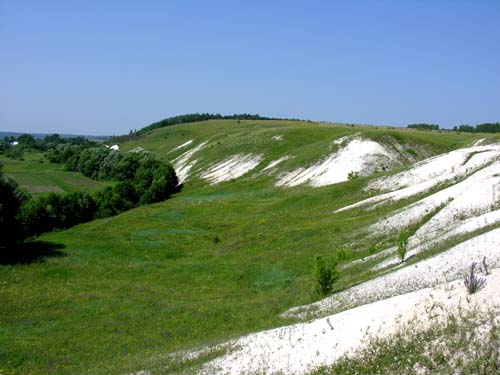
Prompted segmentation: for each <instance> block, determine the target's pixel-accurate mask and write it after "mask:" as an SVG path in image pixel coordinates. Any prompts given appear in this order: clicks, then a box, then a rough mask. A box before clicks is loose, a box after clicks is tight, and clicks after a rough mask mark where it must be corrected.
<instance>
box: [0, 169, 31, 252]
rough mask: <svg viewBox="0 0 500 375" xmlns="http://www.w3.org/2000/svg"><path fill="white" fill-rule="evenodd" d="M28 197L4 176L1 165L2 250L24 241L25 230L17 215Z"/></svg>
mask: <svg viewBox="0 0 500 375" xmlns="http://www.w3.org/2000/svg"><path fill="white" fill-rule="evenodd" d="M27 199H28V195H27V194H26V193H24V192H23V191H22V190H20V189H19V187H18V185H17V183H16V182H15V181H14V180H11V179H9V178H4V177H3V175H2V164H0V233H1V234H0V248H3V247H9V246H11V245H14V244H16V243H17V242H20V241H22V240H23V239H24V233H23V228H22V226H21V223H20V222H19V220H18V217H17V214H18V210H19V208H20V207H21V205H22V204H23V203H24V202H25V201H26V200H27Z"/></svg>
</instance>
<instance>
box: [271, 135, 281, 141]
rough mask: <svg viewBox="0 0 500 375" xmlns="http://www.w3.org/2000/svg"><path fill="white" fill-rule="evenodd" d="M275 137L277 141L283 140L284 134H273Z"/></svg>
mask: <svg viewBox="0 0 500 375" xmlns="http://www.w3.org/2000/svg"><path fill="white" fill-rule="evenodd" d="M273 139H274V140H276V141H282V140H283V134H278V135H273Z"/></svg>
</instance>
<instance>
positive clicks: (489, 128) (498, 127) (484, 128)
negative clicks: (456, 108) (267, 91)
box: [453, 122, 500, 133]
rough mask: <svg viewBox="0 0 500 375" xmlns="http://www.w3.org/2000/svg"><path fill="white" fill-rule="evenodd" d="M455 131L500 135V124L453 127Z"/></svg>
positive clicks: (489, 123) (487, 123)
mask: <svg viewBox="0 0 500 375" xmlns="http://www.w3.org/2000/svg"><path fill="white" fill-rule="evenodd" d="M453 130H454V131H459V132H466V133H500V122H494V123H493V122H485V123H483V124H478V125H476V126H472V125H460V126H455V127H453Z"/></svg>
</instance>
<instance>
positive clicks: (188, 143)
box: [168, 139, 193, 154]
mask: <svg viewBox="0 0 500 375" xmlns="http://www.w3.org/2000/svg"><path fill="white" fill-rule="evenodd" d="M191 143H193V139H190V140H189V141H187V142H184V143H183V144H181V145H179V146H177V147H176V148H173V149H172V150H170V151H169V152H168V153H169V154H170V153H171V152H174V151H177V150H180V149H181V148H184V147H186V146H189V145H190V144H191Z"/></svg>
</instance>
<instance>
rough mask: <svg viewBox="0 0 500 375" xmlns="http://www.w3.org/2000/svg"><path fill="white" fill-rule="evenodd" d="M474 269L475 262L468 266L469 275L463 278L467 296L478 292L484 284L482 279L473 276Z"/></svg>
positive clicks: (484, 281)
mask: <svg viewBox="0 0 500 375" xmlns="http://www.w3.org/2000/svg"><path fill="white" fill-rule="evenodd" d="M475 268H476V262H473V263H472V264H471V266H470V271H469V274H468V275H467V276H465V279H464V285H465V288H467V292H469V294H473V293H476V292H478V291H479V290H481V289H482V288H483V287H484V284H486V280H485V279H483V278H482V277H477V276H476V275H475V274H474V270H475Z"/></svg>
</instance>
